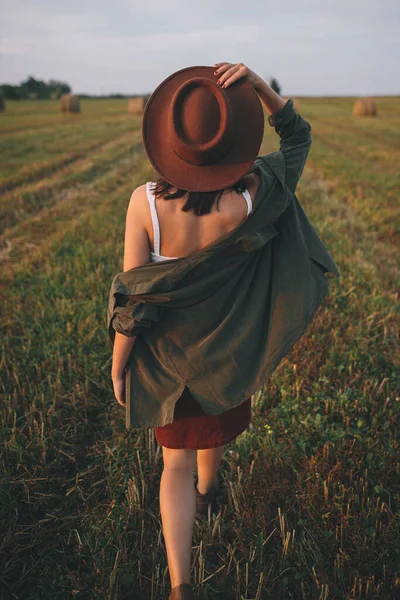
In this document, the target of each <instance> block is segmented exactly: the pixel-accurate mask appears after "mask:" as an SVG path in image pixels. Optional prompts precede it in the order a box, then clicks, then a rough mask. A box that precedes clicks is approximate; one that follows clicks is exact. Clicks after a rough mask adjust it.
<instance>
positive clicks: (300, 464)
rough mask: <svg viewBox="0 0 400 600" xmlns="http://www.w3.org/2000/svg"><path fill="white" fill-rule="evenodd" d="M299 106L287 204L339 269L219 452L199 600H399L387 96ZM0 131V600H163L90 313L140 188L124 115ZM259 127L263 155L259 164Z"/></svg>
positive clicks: (136, 453) (147, 505)
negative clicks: (370, 110) (299, 131)
mask: <svg viewBox="0 0 400 600" xmlns="http://www.w3.org/2000/svg"><path fill="white" fill-rule="evenodd" d="M376 102H377V106H378V116H377V118H364V119H361V118H355V117H352V115H351V107H352V104H353V99H352V98H336V99H335V98H326V99H316V98H309V99H307V98H301V99H300V106H299V112H300V113H301V114H302V115H303V116H304V117H305V118H306V119H307V120H308V121H309V122H310V124H311V126H312V135H313V144H312V148H311V152H310V155H309V159H308V161H307V165H306V168H305V171H304V174H303V177H302V179H301V181H300V183H299V186H298V188H297V196H298V198H299V201H300V202H301V204H302V206H303V208H304V209H305V211H306V213H307V215H308V216H309V218H310V220H311V222H312V223H313V225H314V227H315V228H316V230H317V231H318V233H319V235H320V236H321V239H322V240H323V241H324V243H325V244H326V245H327V247H328V249H329V251H330V252H331V254H332V256H333V258H334V260H335V261H336V263H337V265H338V268H339V270H340V273H341V276H340V278H334V277H333V276H332V277H329V280H330V295H329V296H328V297H327V298H326V300H325V301H324V304H323V305H322V306H321V307H320V309H319V311H318V312H317V315H316V317H315V319H314V321H313V322H312V324H311V325H310V327H309V328H308V330H307V332H306V334H305V335H304V336H303V338H302V339H301V340H300V341H299V342H298V343H297V344H296V345H295V346H294V347H293V348H292V350H291V351H290V353H289V354H288V356H287V357H286V358H285V359H284V360H283V361H282V363H281V364H280V365H279V367H278V369H277V370H276V371H275V373H274V374H273V376H272V378H271V379H270V380H269V381H268V382H267V383H266V385H265V386H264V388H263V389H261V390H260V391H259V392H258V393H257V394H255V395H254V396H253V422H252V424H251V427H250V428H249V429H247V430H246V431H245V432H244V433H243V434H241V435H240V436H239V437H238V438H237V440H236V441H235V443H232V444H230V445H228V446H227V447H226V451H225V455H224V458H223V464H222V478H223V482H224V486H223V491H222V498H221V500H223V502H224V503H223V505H222V510H221V512H220V513H219V515H218V516H217V517H216V519H215V520H212V521H211V523H205V524H198V523H197V522H196V524H195V529H194V538H193V582H194V585H195V586H196V588H197V592H198V593H199V594H202V597H204V598H207V599H209V600H216V599H221V600H222V599H223V600H250V599H252V600H264V599H268V598H271V597H273V598H276V599H284V600H286V599H290V598H292V599H295V600H297V599H302V600H314V599H315V600H317V599H318V600H328V599H329V600H333V599H335V600H336V599H353V598H372V599H386V598H388V599H391V598H398V597H400V567H399V565H400V546H399V535H400V523H399V500H400V460H399V425H400V418H399V417H400V402H399V396H400V394H399V362H400V361H399V358H400V356H399V335H398V324H399V282H400V276H399V259H398V257H399V228H400V223H399V221H400V217H399V207H400V202H399V195H400V194H399V190H400V99H399V98H376ZM81 109H82V112H81V114H80V115H63V114H61V113H60V112H59V109H58V105H57V103H55V102H47V101H43V102H33V101H32V102H19V103H17V102H14V103H12V102H8V103H7V108H6V112H4V113H3V114H1V115H0V128H1V137H0V157H1V160H0V165H1V170H0V193H1V199H0V300H1V303H0V311H1V312H0V315H1V325H0V326H1V341H0V347H1V357H0V394H1V408H0V410H1V412H0V424H1V435H2V446H1V464H0V466H1V487H0V491H1V496H0V504H1V530H2V533H1V542H0V557H1V565H2V566H1V570H0V590H1V592H0V593H1V598H5V599H6V598H7V599H9V598H17V599H21V600H22V599H23V600H27V599H35V600H36V599H42V598H43V599H46V600H47V599H48V600H53V599H61V598H63V599H64V598H76V599H79V600H84V599H85V600H86V599H88V600H89V599H94V598H101V599H103V598H104V599H109V600H116V599H121V600H123V599H125V598H126V599H127V598H132V599H139V598H140V599H144V600H156V599H158V598H164V597H165V598H166V597H167V595H168V593H169V577H168V570H167V561H166V553H165V547H164V541H163V537H162V532H161V520H160V514H159V504H158V501H159V500H158V490H159V480H160V475H161V471H162V454H161V447H160V446H159V445H158V444H157V442H156V440H155V437H154V433H153V430H151V429H149V430H131V431H130V432H127V431H126V430H125V425H124V415H123V409H122V408H121V407H120V406H119V405H118V404H117V402H116V401H115V400H114V399H113V394H112V386H111V380H110V367H111V362H110V360H111V346H110V344H109V342H108V338H107V331H106V307H107V301H108V292H109V288H110V284H111V281H112V278H113V276H114V275H115V274H116V273H117V272H119V271H121V270H122V256H123V237H124V225H125V216H126V209H127V206H128V202H129V197H130V194H131V192H132V190H133V189H134V188H135V187H136V186H137V185H140V184H142V183H144V182H145V181H146V180H151V179H152V178H154V177H155V173H154V171H153V169H152V168H151V167H150V165H149V163H148V161H147V159H146V156H145V155H144V153H143V149H142V143H141V135H140V117H133V116H132V115H128V113H127V111H126V101H125V100H83V101H81ZM278 144H279V138H278V136H277V135H276V133H275V131H274V130H273V129H272V128H271V127H269V125H268V124H266V135H265V140H264V145H263V151H264V152H265V153H266V152H269V151H273V150H276V149H277V148H278Z"/></svg>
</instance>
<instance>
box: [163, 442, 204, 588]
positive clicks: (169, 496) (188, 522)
mask: <svg viewBox="0 0 400 600" xmlns="http://www.w3.org/2000/svg"><path fill="white" fill-rule="evenodd" d="M162 450H163V459H164V470H163V472H162V475H161V482H160V512H161V521H162V527H163V534H164V540H165V547H166V550H167V559H168V569H169V576H170V580H171V588H174V587H176V586H178V585H180V584H181V583H189V584H190V567H191V557H192V533H193V524H194V519H195V514H196V497H195V491H194V484H193V481H194V470H195V467H196V454H197V450H189V449H182V450H174V449H172V448H165V447H164V446H162Z"/></svg>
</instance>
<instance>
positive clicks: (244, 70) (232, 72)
mask: <svg viewBox="0 0 400 600" xmlns="http://www.w3.org/2000/svg"><path fill="white" fill-rule="evenodd" d="M215 66H216V67H217V68H216V71H215V74H216V76H217V77H219V79H218V83H220V84H221V85H222V86H223V87H228V85H230V84H231V83H233V82H234V81H237V80H238V79H240V78H241V77H246V78H247V81H248V82H249V83H250V84H251V85H252V86H253V87H254V89H255V91H256V92H257V94H258V95H259V97H260V99H261V101H262V103H263V104H264V106H265V108H266V109H267V111H268V112H269V113H270V115H269V117H268V122H269V124H270V125H271V127H275V131H276V133H277V134H278V135H279V136H280V148H279V150H280V151H281V152H282V154H283V156H284V159H285V172H286V174H285V178H286V184H287V186H288V188H289V189H290V191H291V192H293V193H294V192H295V190H296V187H297V184H298V182H299V179H300V177H301V175H302V173H303V169H304V165H305V163H306V160H307V156H308V153H309V150H310V146H311V143H312V137H311V125H310V123H308V121H306V120H305V119H304V118H303V117H302V116H301V115H299V114H298V113H297V112H296V111H295V109H294V106H293V100H292V99H289V100H288V101H287V102H286V103H285V101H284V100H283V98H281V96H280V95H279V94H277V93H276V92H275V91H274V90H273V89H272V88H271V86H270V85H268V83H266V82H265V81H264V80H263V79H262V78H261V77H260V76H259V75H257V74H256V73H255V72H254V71H252V70H251V69H249V67H246V65H244V64H243V63H238V64H235V65H234V64H231V63H217V64H216V65H215Z"/></svg>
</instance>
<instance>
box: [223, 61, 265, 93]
mask: <svg viewBox="0 0 400 600" xmlns="http://www.w3.org/2000/svg"><path fill="white" fill-rule="evenodd" d="M214 67H215V71H214V75H215V76H216V77H218V82H217V83H218V84H219V85H220V86H221V87H223V88H227V87H228V86H229V85H231V84H232V83H234V82H235V81H237V80H238V79H242V77H245V78H246V79H247V81H248V82H249V83H250V84H251V85H252V86H253V87H254V89H255V90H256V91H257V88H259V87H260V85H261V84H263V83H264V81H263V79H261V77H259V76H258V75H257V73H254V71H252V70H251V69H249V67H246V65H244V64H243V63H236V64H233V63H228V62H220V63H216V64H215V65H214Z"/></svg>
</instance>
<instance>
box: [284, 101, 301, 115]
mask: <svg viewBox="0 0 400 600" xmlns="http://www.w3.org/2000/svg"><path fill="white" fill-rule="evenodd" d="M282 100H284V101H285V102H287V101H288V100H289V98H282ZM292 100H293V108H294V110H295V111H296V112H299V104H300V103H299V101H298V100H297V98H292Z"/></svg>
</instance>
